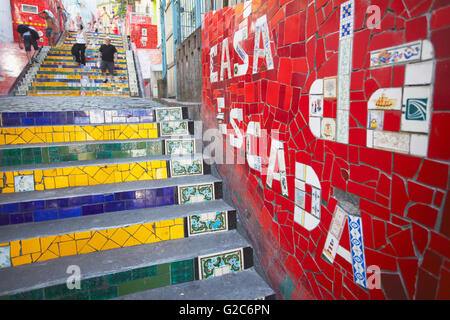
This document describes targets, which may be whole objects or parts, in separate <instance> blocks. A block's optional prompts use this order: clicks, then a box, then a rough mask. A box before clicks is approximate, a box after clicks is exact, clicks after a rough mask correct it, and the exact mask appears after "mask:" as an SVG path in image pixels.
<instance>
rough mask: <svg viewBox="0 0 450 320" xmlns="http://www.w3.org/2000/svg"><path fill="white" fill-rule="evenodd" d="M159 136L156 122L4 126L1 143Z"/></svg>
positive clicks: (1, 130) (82, 140) (0, 131)
mask: <svg viewBox="0 0 450 320" xmlns="http://www.w3.org/2000/svg"><path fill="white" fill-rule="evenodd" d="M153 138H158V125H157V124H156V123H141V124H119V125H114V124H113V125H69V126H36V127H19V128H0V145H16V144H33V143H58V142H85V141H108V140H131V139H153Z"/></svg>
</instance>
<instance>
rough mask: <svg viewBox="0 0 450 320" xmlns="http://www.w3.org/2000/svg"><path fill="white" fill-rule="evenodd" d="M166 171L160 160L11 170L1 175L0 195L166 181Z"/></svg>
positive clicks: (163, 163) (165, 163)
mask: <svg viewBox="0 0 450 320" xmlns="http://www.w3.org/2000/svg"><path fill="white" fill-rule="evenodd" d="M167 171H168V167H167V162H166V161H160V160H155V161H144V162H125V163H118V164H106V165H103V164H101V165H100V164H98V165H85V166H82V165H78V166H75V167H62V168H61V167H60V168H53V169H52V168H49V169H27V170H26V171H25V170H22V171H17V169H16V171H15V170H14V169H12V170H11V171H4V172H0V192H1V193H16V192H21V191H24V190H28V191H33V190H36V191H45V190H54V189H62V188H69V187H84V186H95V185H100V184H110V183H121V182H128V181H144V180H154V179H167V177H168V173H167Z"/></svg>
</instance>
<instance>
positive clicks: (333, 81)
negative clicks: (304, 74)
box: [323, 77, 337, 99]
mask: <svg viewBox="0 0 450 320" xmlns="http://www.w3.org/2000/svg"><path fill="white" fill-rule="evenodd" d="M323 97H324V98H325V99H335V98H336V97H337V78H336V77H331V78H325V79H323Z"/></svg>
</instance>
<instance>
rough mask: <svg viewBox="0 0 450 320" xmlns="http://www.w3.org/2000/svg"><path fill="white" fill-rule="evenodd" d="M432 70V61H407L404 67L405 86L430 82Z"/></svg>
mask: <svg viewBox="0 0 450 320" xmlns="http://www.w3.org/2000/svg"><path fill="white" fill-rule="evenodd" d="M433 70H434V61H426V62H418V63H408V64H407V65H406V69H405V86H408V85H424V84H430V83H431V81H432V80H433Z"/></svg>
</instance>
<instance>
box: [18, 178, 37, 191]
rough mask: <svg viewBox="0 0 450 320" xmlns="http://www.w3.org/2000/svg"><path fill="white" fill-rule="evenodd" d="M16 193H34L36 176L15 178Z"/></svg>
mask: <svg viewBox="0 0 450 320" xmlns="http://www.w3.org/2000/svg"><path fill="white" fill-rule="evenodd" d="M14 191H15V192H24V191H34V175H32V174H31V175H24V176H15V177H14Z"/></svg>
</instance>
